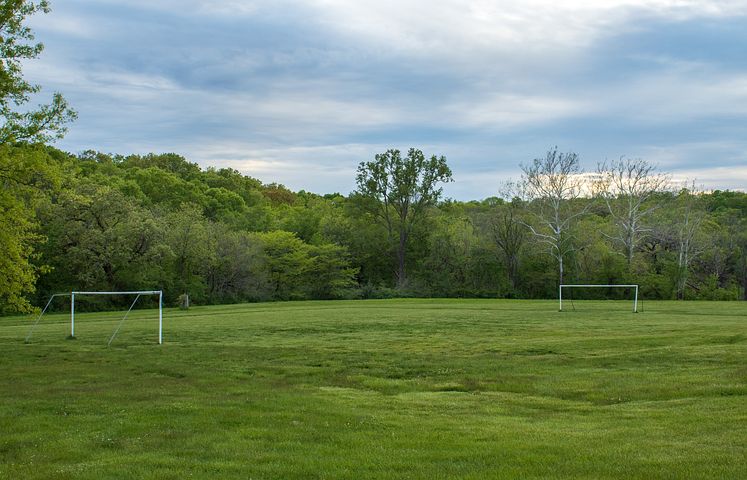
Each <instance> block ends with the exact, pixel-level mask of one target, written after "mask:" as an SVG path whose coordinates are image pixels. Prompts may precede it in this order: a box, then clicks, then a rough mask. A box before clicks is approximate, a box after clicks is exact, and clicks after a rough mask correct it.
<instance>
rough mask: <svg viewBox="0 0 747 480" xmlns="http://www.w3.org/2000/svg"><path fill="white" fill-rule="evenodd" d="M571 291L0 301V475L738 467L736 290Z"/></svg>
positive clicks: (673, 471)
mask: <svg viewBox="0 0 747 480" xmlns="http://www.w3.org/2000/svg"><path fill="white" fill-rule="evenodd" d="M568 307H570V305H568ZM575 307H576V311H566V312H562V313H560V312H557V305H556V303H555V302H551V301H546V302H545V301H539V302H537V301H497V300H387V301H357V302H298V303H277V304H253V305H232V306H219V307H198V308H193V309H191V310H189V311H187V312H182V311H178V310H167V311H165V313H164V324H165V329H164V342H165V343H164V344H163V345H160V346H159V345H157V344H156V338H157V330H156V325H157V324H156V322H157V320H156V313H155V311H153V310H142V311H135V312H133V314H131V316H132V318H128V320H127V322H126V323H125V324H124V326H123V328H122V331H121V332H120V334H119V335H118V336H117V337H116V338H115V340H114V341H113V343H112V346H111V347H109V348H107V346H106V344H107V341H108V340H109V336H110V335H111V333H112V332H113V331H114V329H115V327H116V324H117V322H118V320H119V318H120V316H121V315H122V314H121V313H119V314H113V313H112V314H109V313H107V314H79V315H76V337H77V338H76V339H75V340H66V339H65V337H66V335H67V334H68V333H69V330H68V329H69V324H68V322H69V319H68V317H67V315H64V314H59V315H52V316H46V315H45V317H44V318H43V320H42V323H41V324H40V326H39V327H38V328H37V329H36V330H35V332H34V335H33V336H32V337H31V340H30V342H29V343H28V344H25V343H24V338H25V336H26V334H27V332H28V329H29V326H30V325H31V323H32V321H33V319H30V318H18V317H15V318H12V317H6V318H0V348H1V349H2V353H1V354H0V372H2V373H1V374H0V478H3V479H5V478H7V479H31V478H40V479H55V478H71V479H72V478H74V479H101V478H122V479H130V478H159V479H160V478H164V479H165V478H173V479H184V478H189V477H192V478H237V479H238V478H240V479H248V478H280V479H291V478H329V479H332V478H344V479H361V478H377V479H381V478H384V479H386V478H391V479H395V478H396V479H399V478H427V479H439V478H473V479H484V478H521V479H533V478H537V479H539V478H543V479H545V478H587V479H604V478H625V479H631V478H640V479H659V478H671V479H686V478H744V475H745V472H747V433H746V432H747V398H746V397H745V396H746V394H747V304H745V303H738V302H731V303H716V302H709V303H705V302H703V303H698V302H687V303H682V302H679V303H674V302H656V303H655V302H646V303H644V305H643V307H644V311H643V312H642V313H638V314H632V313H630V312H629V310H628V309H629V307H630V304H629V302H625V303H617V302H610V303H605V302H576V305H575Z"/></svg>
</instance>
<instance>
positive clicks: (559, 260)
mask: <svg viewBox="0 0 747 480" xmlns="http://www.w3.org/2000/svg"><path fill="white" fill-rule="evenodd" d="M558 264H559V267H560V268H559V273H560V276H559V280H560V285H563V256H562V255H561V256H560V257H559V258H558Z"/></svg>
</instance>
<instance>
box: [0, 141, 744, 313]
mask: <svg viewBox="0 0 747 480" xmlns="http://www.w3.org/2000/svg"><path fill="white" fill-rule="evenodd" d="M0 162H1V163H0V171H2V172H5V174H6V175H8V178H10V176H12V178H13V179H14V180H13V182H9V181H7V180H6V181H5V183H4V187H5V188H4V189H3V193H2V196H0V201H1V202H3V207H4V208H3V212H4V213H3V223H2V225H3V229H2V233H1V234H0V239H2V241H3V247H4V251H5V252H6V255H5V256H4V259H5V261H3V262H2V263H0V270H1V271H0V276H1V277H2V278H3V283H2V284H0V304H1V305H2V310H3V312H6V313H8V312H15V311H28V310H29V309H30V308H31V307H32V305H40V304H42V303H43V302H44V301H45V300H46V298H48V297H49V295H51V294H52V293H58V292H67V291H71V290H84V289H90V290H133V289H135V290H137V289H163V290H164V291H165V298H166V301H167V303H168V304H175V303H176V301H177V298H178V297H179V295H182V294H188V295H189V296H190V298H191V299H192V301H193V302H195V303H198V304H215V303H231V302H245V301H268V300H295V299H334V298H387V297H394V296H426V297H428V296H434V297H501V298H553V297H554V296H555V295H556V292H557V285H558V283H559V282H565V283H572V282H583V283H638V284H640V285H641V295H642V296H643V297H644V298H649V299H734V300H736V299H745V298H746V297H745V287H746V286H747V194H744V193H739V192H729V191H715V192H707V193H706V192H699V191H697V190H696V189H694V188H693V186H692V185H690V186H689V187H688V188H686V187H683V186H679V188H676V187H675V186H674V185H673V184H672V183H671V181H670V180H669V177H668V176H667V175H665V174H662V173H658V172H656V170H655V169H654V167H652V166H651V165H649V164H648V163H647V162H645V161H643V160H640V159H635V160H631V159H620V160H619V161H616V162H610V163H607V164H604V165H600V166H599V168H598V170H597V171H595V172H592V173H588V174H584V173H583V172H582V171H581V169H580V165H579V159H578V156H577V155H575V154H574V153H572V152H569V153H562V152H560V151H558V149H556V148H555V149H551V150H550V151H548V152H547V154H546V155H544V156H542V157H539V158H537V159H535V160H533V161H532V162H529V163H528V164H526V165H522V170H523V175H522V178H521V179H518V180H517V181H515V182H513V183H507V184H505V185H503V186H502V187H501V192H500V195H496V196H495V197H491V198H487V199H484V200H480V201H456V200H451V199H443V198H441V197H442V186H443V184H444V183H446V182H449V181H451V179H452V173H451V170H450V169H449V167H448V165H447V162H446V159H445V158H444V157H436V156H433V157H430V158H426V157H425V155H423V153H422V152H421V151H420V150H417V149H410V150H409V151H408V152H407V153H406V154H405V155H403V154H402V153H401V152H399V151H398V150H389V151H387V152H385V153H383V154H381V155H377V156H376V157H375V158H374V160H372V161H370V162H362V163H361V164H360V165H359V168H358V173H357V185H358V188H357V189H356V190H355V191H354V192H352V193H351V194H349V195H340V194H327V195H317V194H313V193H309V192H305V191H299V192H293V191H291V190H289V189H287V188H285V187H284V186H282V185H278V184H273V183H271V184H265V183H262V182H261V181H259V180H257V179H255V178H252V177H249V176H246V175H243V174H241V173H240V172H238V171H236V170H232V169H227V168H224V169H215V168H205V169H203V168H201V167H200V166H198V165H197V164H196V163H192V162H189V161H188V160H187V159H185V158H183V157H181V156H179V155H176V154H150V155H128V156H122V155H109V154H103V153H99V152H93V151H89V152H85V153H83V154H79V155H72V154H69V153H65V152H62V151H60V150H58V149H55V148H53V147H50V146H45V145H38V144H37V145H30V144H17V145H14V146H8V145H7V144H6V145H4V146H3V148H2V149H1V150H0ZM497 190H498V187H497ZM589 295H592V293H589Z"/></svg>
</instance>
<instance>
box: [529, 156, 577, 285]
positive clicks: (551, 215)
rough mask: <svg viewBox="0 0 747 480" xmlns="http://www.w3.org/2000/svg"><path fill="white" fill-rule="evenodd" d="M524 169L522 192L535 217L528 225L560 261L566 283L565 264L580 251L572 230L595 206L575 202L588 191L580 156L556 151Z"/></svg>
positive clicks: (560, 269) (535, 160)
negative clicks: (577, 221) (580, 218)
mask: <svg viewBox="0 0 747 480" xmlns="http://www.w3.org/2000/svg"><path fill="white" fill-rule="evenodd" d="M521 169H522V171H523V172H524V173H523V174H522V176H521V183H522V190H523V191H524V192H525V194H526V197H527V199H528V200H529V202H530V207H531V209H532V215H531V216H532V217H533V219H532V221H530V222H525V225H526V226H527V227H528V228H529V230H530V231H531V232H532V234H533V235H534V236H535V238H536V239H537V240H538V241H540V242H541V243H543V244H545V245H547V247H548V251H549V253H550V255H552V257H553V258H555V259H556V260H557V261H558V280H559V282H560V283H563V274H564V261H565V259H566V257H567V256H568V255H569V254H570V253H571V252H573V251H574V250H576V248H577V247H576V244H575V242H574V239H573V235H572V234H571V230H572V227H573V225H574V222H575V221H576V220H577V219H578V218H579V217H581V216H582V215H584V214H586V213H587V212H588V210H589V208H591V205H592V203H591V202H588V201H587V202H581V203H580V202H577V201H576V200H578V199H579V198H580V197H582V196H583V195H584V193H585V192H586V191H587V181H586V177H585V176H584V175H583V171H582V170H581V166H580V164H579V159H578V154H576V153H573V152H568V153H561V152H558V147H554V148H552V149H550V150H549V151H548V152H547V154H546V155H545V157H544V158H535V159H534V160H533V161H532V163H531V164H529V165H521Z"/></svg>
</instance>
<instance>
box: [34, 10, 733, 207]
mask: <svg viewBox="0 0 747 480" xmlns="http://www.w3.org/2000/svg"><path fill="white" fill-rule="evenodd" d="M558 3H562V5H556V2H551V1H548V0H531V1H516V2H493V1H470V2H463V1H452V0H449V1H442V2H437V3H433V2H424V1H415V0H405V1H398V2H394V1H379V2H347V1H342V0H325V1H322V0H318V1H280V2H262V1H256V2H243V1H242V2H239V1H217V0H214V1H197V0H192V1H180V2H176V1H160V2H146V1H135V0H131V1H126V2H121V1H118V2H114V1H101V0H99V1H95V2H94V1H83V0H66V1H64V2H62V1H58V2H55V3H54V4H53V12H52V13H51V14H50V15H47V16H45V17H37V18H35V19H34V22H33V26H34V28H35V30H36V31H37V32H38V38H39V39H40V40H42V41H44V42H45V44H46V45H47V49H46V51H45V53H44V54H43V57H42V59H41V60H37V61H34V62H31V63H29V64H28V66H27V70H26V71H27V72H28V77H29V78H30V79H31V80H33V81H35V82H38V83H41V84H43V85H44V86H45V87H46V91H47V92H49V91H50V90H59V91H62V92H63V93H65V95H66V96H67V97H68V98H69V100H70V101H71V103H73V105H74V106H75V107H76V108H77V109H78V110H79V114H80V119H79V121H78V122H77V123H76V124H75V125H73V127H72V128H71V131H70V134H69V135H68V137H67V138H66V139H65V140H63V141H62V142H61V143H60V144H59V146H60V147H61V148H64V149H68V150H71V151H80V150H83V149H88V148H93V149H98V150H103V151H110V152H118V153H130V152H141V153H145V152H149V151H175V152H177V153H180V154H183V155H184V156H186V157H187V158H189V159H191V160H193V161H198V162H200V163H201V164H203V165H216V166H231V167H234V168H237V169H239V170H242V171H243V172H245V173H247V174H250V175H252V176H256V177H258V178H261V179H262V180H264V181H268V182H269V181H278V182H282V183H285V184H287V185H289V186H290V187H292V188H294V189H301V188H303V189H306V190H312V191H317V192H330V191H342V192H347V191H349V190H350V189H351V188H352V187H353V177H354V170H355V166H356V165H357V163H358V162H360V161H363V160H368V159H370V158H372V157H373V155H374V154H375V153H378V152H380V151H383V150H384V149H386V148H389V147H397V148H402V149H406V148H407V147H409V146H417V147H420V148H422V149H423V150H424V151H426V153H428V154H445V155H446V156H447V158H448V159H449V161H450V163H451V165H452V167H453V169H454V172H455V178H456V182H455V183H454V184H452V185H450V186H449V189H448V191H447V193H448V194H450V195H452V196H455V197H457V198H464V199H467V198H481V197H486V196H490V195H493V194H495V192H496V190H497V186H498V185H497V184H498V182H499V181H500V180H502V179H505V178H506V177H507V176H514V177H515V176H517V175H518V173H517V172H518V164H519V163H520V162H526V161H527V160H530V159H531V158H533V157H535V156H539V155H542V154H543V152H544V151H545V150H546V149H547V148H548V147H550V146H552V145H556V144H557V145H558V146H560V148H561V149H564V150H574V151H577V152H579V153H580V154H581V157H582V159H583V161H584V163H585V165H586V166H587V168H590V169H591V168H593V167H594V165H595V164H596V162H597V161H599V160H603V159H604V158H605V157H617V156H620V155H628V156H633V157H638V156H640V157H644V158H647V159H649V160H651V161H653V162H658V163H660V165H661V166H662V168H663V169H666V170H669V171H672V172H673V173H674V174H675V175H676V176H678V177H693V176H697V178H698V180H699V182H701V183H704V184H705V185H706V186H710V187H719V188H741V189H745V188H747V135H745V134H747V123H746V122H745V120H747V56H746V55H745V53H747V52H745V47H744V46H745V45H747V42H746V40H747V33H746V32H747V29H745V28H742V27H743V26H744V24H745V19H747V17H746V15H747V4H746V3H745V2H742V1H724V2H707V3H706V2H694V1H686V0H684V1H683V0H677V1H674V0H672V1H670V0H610V1H605V2H599V1H592V0H574V1H569V2H558Z"/></svg>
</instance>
